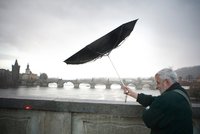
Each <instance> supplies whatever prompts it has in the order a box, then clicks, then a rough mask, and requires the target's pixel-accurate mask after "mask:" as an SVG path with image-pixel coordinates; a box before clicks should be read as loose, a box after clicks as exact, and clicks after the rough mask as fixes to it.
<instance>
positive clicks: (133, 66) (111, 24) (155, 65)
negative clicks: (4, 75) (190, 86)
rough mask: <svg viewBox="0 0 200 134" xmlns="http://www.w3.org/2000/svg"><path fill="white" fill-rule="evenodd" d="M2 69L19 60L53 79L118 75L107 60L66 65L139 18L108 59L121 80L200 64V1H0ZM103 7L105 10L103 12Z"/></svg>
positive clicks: (0, 53) (22, 68)
mask: <svg viewBox="0 0 200 134" xmlns="http://www.w3.org/2000/svg"><path fill="white" fill-rule="evenodd" d="M0 5H1V6H0V16H1V18H2V19H1V20H0V29H1V30H0V50H1V51H0V68H4V69H9V70H11V65H12V64H13V62H14V61H15V60H16V59H17V60H18V63H19V64H20V65H21V68H20V70H25V69H26V66H27V64H29V65H30V68H31V70H32V72H34V73H36V74H40V73H46V74H48V76H49V77H59V78H64V79H65V78H66V79H68V78H83V77H90V78H91V77H117V75H116V73H115V70H114V69H113V67H112V65H111V63H110V62H109V59H108V58H107V57H103V58H101V59H98V60H96V61H94V62H89V63H86V64H83V65H66V64H65V63H64V62H63V61H64V60H65V59H67V58H68V57H70V56H71V55H72V54H74V53H75V52H77V51H79V50H80V49H81V48H83V47H84V46H86V45H88V44H89V43H91V42H93V41H94V40H96V39H98V38H99V37H101V36H102V35H104V34H106V33H108V32H110V31H111V30H113V29H114V28H116V27H118V26H119V25H121V24H123V23H126V22H128V21H131V20H134V19H139V20H138V22H137V24H136V25H135V28H134V30H133V32H132V33H131V35H130V36H129V37H128V38H127V39H126V41H125V42H124V43H123V44H122V45H121V46H120V47H118V48H117V49H116V50H113V51H112V52H111V54H110V57H111V59H112V61H113V63H114V65H115V66H116V69H117V70H118V72H119V74H120V76H121V77H133V78H135V77H151V76H153V75H154V74H155V73H156V72H157V71H158V70H160V69H162V68H164V67H172V68H174V69H178V68H182V67H188V66H196V65H200V61H199V57H200V53H199V52H198V51H199V50H200V45H199V42H200V38H199V37H198V35H199V34H200V27H199V23H200V17H199V13H200V2H199V1H197V0H192V1H186V0H183V1H179V0H169V1H157V0H153V1H149V2H146V1H138V0H133V1H132V0H125V1H119V0H117V1H113V0H109V1H104V0H103V1H96V0H95V1H91V0H86V1H80V0H76V1H71V0H67V1H63V0H58V1H54V0H48V1H46V0H44V1H29V0H27V1H24V0H19V1H14V0H8V1H0ZM100 9H101V10H100Z"/></svg>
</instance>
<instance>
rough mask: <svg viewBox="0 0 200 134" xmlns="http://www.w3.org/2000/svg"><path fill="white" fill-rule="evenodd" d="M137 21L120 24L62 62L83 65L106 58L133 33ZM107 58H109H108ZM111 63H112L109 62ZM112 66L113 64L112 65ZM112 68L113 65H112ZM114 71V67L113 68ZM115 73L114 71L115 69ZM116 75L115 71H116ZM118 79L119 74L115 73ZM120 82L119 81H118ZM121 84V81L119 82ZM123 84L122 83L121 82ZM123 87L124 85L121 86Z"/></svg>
mask: <svg viewBox="0 0 200 134" xmlns="http://www.w3.org/2000/svg"><path fill="white" fill-rule="evenodd" d="M136 22H137V20H133V21H130V22H127V23H125V24H122V25H121V26H119V27H117V28H116V29H114V30H112V31H111V32H109V33H107V34H106V35H104V36H102V37H101V38H99V39H97V40H96V41H94V42H92V43H91V44H89V45H87V46H86V47H84V48H83V49H81V50H80V51H78V52H77V53H75V54H74V55H72V56H71V57H69V58H68V59H66V60H65V61H64V62H65V63H67V64H83V63H86V62H89V61H92V60H95V59H97V58H101V57H102V56H104V55H106V56H108V55H109V53H110V52H111V51H112V50H113V49H114V48H116V47H118V46H119V45H120V44H121V42H122V41H123V40H124V39H125V38H126V37H127V36H129V35H130V33H131V32H132V31H133V28H134V26H135V24H136ZM108 57H109V56H108ZM109 59H110V58H109ZM110 61H111V60H110ZM111 63H112V61H111ZM112 65H113V63H112ZM113 67H114V65H113ZM114 69H115V67H114ZM115 71H116V69H115ZM116 73H117V71H116ZM117 75H118V77H119V74H118V73H117ZM119 78H120V77H119ZM120 81H121V79H120ZM121 82H122V81H121ZM122 84H123V82H122ZM123 85H124V84H123Z"/></svg>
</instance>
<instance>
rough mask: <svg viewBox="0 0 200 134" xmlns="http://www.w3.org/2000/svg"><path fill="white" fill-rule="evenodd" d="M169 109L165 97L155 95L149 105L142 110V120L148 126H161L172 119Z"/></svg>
mask: <svg viewBox="0 0 200 134" xmlns="http://www.w3.org/2000/svg"><path fill="white" fill-rule="evenodd" d="M171 109H172V107H171V106H170V104H169V103H168V102H167V99H165V98H163V97H157V98H156V99H155V100H154V101H153V102H152V104H151V105H150V107H149V108H148V109H145V110H144V112H143V116H142V118H143V121H144V123H145V124H146V126H147V127H149V128H163V127H165V126H166V125H167V124H169V123H170V122H171V121H172V120H173V116H172V113H171V112H172V111H171ZM169 111H171V112H170V113H169Z"/></svg>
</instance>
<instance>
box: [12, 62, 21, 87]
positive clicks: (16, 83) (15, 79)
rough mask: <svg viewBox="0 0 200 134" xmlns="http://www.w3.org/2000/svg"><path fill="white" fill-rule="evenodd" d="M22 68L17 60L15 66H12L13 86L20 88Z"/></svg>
mask: <svg viewBox="0 0 200 134" xmlns="http://www.w3.org/2000/svg"><path fill="white" fill-rule="evenodd" d="M19 71H20V66H19V65H18V62H17V60H15V64H14V65H12V86H13V87H18V86H19V82H20V81H19V74H20V72H19Z"/></svg>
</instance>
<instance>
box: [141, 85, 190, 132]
mask: <svg viewBox="0 0 200 134" xmlns="http://www.w3.org/2000/svg"><path fill="white" fill-rule="evenodd" d="M175 89H178V90H182V91H183V92H184V93H186V95H187V96H188V94H187V92H186V91H185V89H183V88H182V87H181V86H180V84H179V83H174V84H173V85H172V86H171V87H170V88H169V89H167V90H166V91H165V92H164V93H162V94H161V95H160V96H158V97H153V96H151V95H145V94H139V95H138V98H137V101H138V102H139V103H140V104H141V105H143V106H144V107H147V106H149V107H147V108H146V109H145V110H144V112H143V117H142V118H143V121H144V123H145V124H146V126H147V127H149V128H151V134H192V133H193V126H192V110H191V107H190V104H189V103H188V101H187V100H186V99H185V98H184V97H183V96H182V95H181V94H179V93H177V92H175V91H173V90H175Z"/></svg>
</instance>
